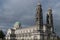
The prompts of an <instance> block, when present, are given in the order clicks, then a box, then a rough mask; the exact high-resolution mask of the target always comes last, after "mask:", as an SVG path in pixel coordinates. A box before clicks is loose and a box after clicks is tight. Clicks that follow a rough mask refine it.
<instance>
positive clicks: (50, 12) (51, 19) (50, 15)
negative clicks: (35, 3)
mask: <svg viewBox="0 0 60 40" xmlns="http://www.w3.org/2000/svg"><path fill="white" fill-rule="evenodd" d="M46 23H47V24H48V25H50V26H51V27H50V28H51V31H54V27H53V15H52V9H51V8H49V9H48V13H47V21H46Z"/></svg>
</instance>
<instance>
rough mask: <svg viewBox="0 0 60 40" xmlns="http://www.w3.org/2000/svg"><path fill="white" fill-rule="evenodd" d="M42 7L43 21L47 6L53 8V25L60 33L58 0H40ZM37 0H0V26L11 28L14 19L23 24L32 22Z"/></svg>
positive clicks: (59, 5) (28, 24)
mask: <svg viewBox="0 0 60 40" xmlns="http://www.w3.org/2000/svg"><path fill="white" fill-rule="evenodd" d="M40 2H41V4H42V9H43V17H44V23H45V21H46V14H47V10H48V8H49V7H51V8H52V10H53V17H54V27H55V28H56V30H55V31H56V33H57V34H58V35H60V31H59V30H60V18H59V17H60V0H40ZM36 7H37V0H0V28H2V29H3V30H6V29H8V28H12V27H13V25H14V23H15V22H16V21H19V22H21V23H22V25H23V26H30V25H33V24H34V21H35V14H36Z"/></svg>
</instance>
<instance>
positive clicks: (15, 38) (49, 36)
mask: <svg viewBox="0 0 60 40" xmlns="http://www.w3.org/2000/svg"><path fill="white" fill-rule="evenodd" d="M42 11H43V10H42V5H41V3H40V2H38V4H37V8H36V16H35V25H34V26H29V27H26V28H22V27H21V23H19V22H16V23H15V24H14V27H13V28H12V29H8V31H7V34H6V37H5V38H6V40H57V35H56V33H55V32H54V26H53V14H52V9H51V8H49V9H48V13H47V16H46V24H43V13H42Z"/></svg>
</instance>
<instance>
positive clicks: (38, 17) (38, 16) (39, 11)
mask: <svg viewBox="0 0 60 40" xmlns="http://www.w3.org/2000/svg"><path fill="white" fill-rule="evenodd" d="M36 11H37V12H36V25H37V26H39V29H42V28H43V13H42V5H41V3H40V2H38V4H37V8H36Z"/></svg>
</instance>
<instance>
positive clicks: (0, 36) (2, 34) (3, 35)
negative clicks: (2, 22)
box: [0, 30, 5, 39]
mask: <svg viewBox="0 0 60 40" xmlns="http://www.w3.org/2000/svg"><path fill="white" fill-rule="evenodd" d="M4 37H5V34H4V33H3V31H2V30H0V38H2V39H3V38H4Z"/></svg>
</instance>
